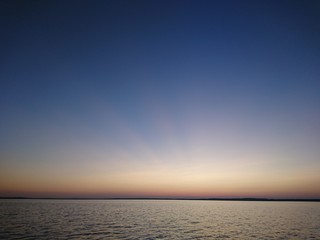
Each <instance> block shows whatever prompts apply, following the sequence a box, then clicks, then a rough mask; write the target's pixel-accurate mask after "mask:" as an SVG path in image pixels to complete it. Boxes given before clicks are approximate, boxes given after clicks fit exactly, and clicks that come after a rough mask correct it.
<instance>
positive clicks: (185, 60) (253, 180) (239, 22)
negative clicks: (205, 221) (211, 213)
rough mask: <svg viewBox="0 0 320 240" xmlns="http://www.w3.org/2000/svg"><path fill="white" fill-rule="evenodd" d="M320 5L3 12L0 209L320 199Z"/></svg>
mask: <svg viewBox="0 0 320 240" xmlns="http://www.w3.org/2000/svg"><path fill="white" fill-rule="evenodd" d="M319 13H320V2H319V1H310V0H307V1H303V0H301V1H228V0H227V1H199V0H194V1H190V0H187V1H182V0H181V1H160V0H151V1H140V0H138V1H123V0H120V1H89V0H88V1H14V0H13V1H12V0H10V1H9V0H7V1H1V2H0V16H1V18H0V26H1V39H0V42H1V44H0V56H1V57H0V60H1V62H0V80H1V88H0V91H1V92H0V93H1V94H0V112H1V117H0V196H33V197H34V196H37V197H43V196H44V197H48V196H49V197H285V198H286V197H294V198H304V197H308V198H320V174H319V173H320V14H319Z"/></svg>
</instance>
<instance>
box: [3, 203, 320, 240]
mask: <svg viewBox="0 0 320 240" xmlns="http://www.w3.org/2000/svg"><path fill="white" fill-rule="evenodd" d="M0 239H320V203H311V202H230V201H199V200H197V201H189V200H0Z"/></svg>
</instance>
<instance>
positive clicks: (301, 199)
mask: <svg viewBox="0 0 320 240" xmlns="http://www.w3.org/2000/svg"><path fill="white" fill-rule="evenodd" d="M1 199H17V200H19V199H21V200H23V199H26V200H27V199H35V200H36V199H39V200H41V199H42V200H203V201H270V202H285V201H287V202H320V198H255V197H245V198H180V197H1V196H0V200H1Z"/></svg>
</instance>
